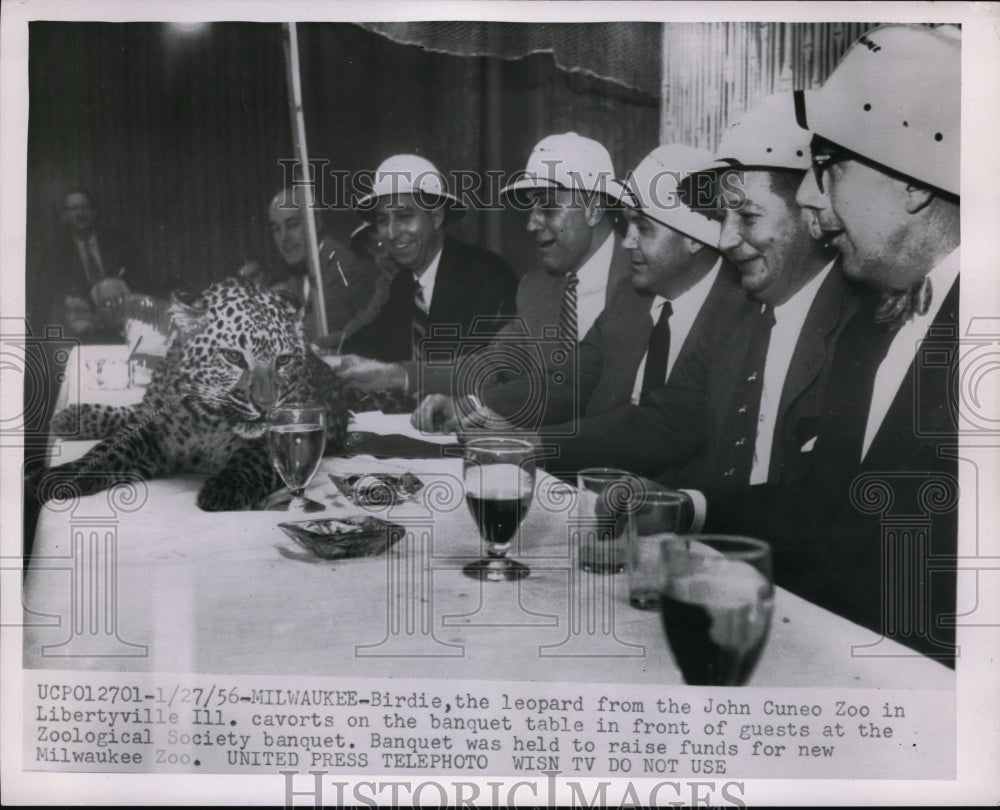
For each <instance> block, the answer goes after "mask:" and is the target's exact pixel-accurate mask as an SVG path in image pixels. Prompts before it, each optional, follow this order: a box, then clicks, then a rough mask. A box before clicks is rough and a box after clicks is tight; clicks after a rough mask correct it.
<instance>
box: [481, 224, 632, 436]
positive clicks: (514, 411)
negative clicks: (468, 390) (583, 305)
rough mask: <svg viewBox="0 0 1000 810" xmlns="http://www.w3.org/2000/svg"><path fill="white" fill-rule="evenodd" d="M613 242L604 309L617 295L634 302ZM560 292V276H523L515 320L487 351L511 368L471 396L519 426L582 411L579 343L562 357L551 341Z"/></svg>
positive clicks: (622, 255)
mask: <svg viewBox="0 0 1000 810" xmlns="http://www.w3.org/2000/svg"><path fill="white" fill-rule="evenodd" d="M612 238H613V239H615V243H614V251H613V253H612V255H611V265H610V267H609V268H608V283H607V288H606V291H605V296H604V301H605V308H607V307H613V306H614V305H615V302H616V301H617V300H618V298H619V296H621V295H626V296H629V297H630V298H631V299H632V302H631V305H632V306H633V307H634V306H636V304H637V303H638V302H636V301H635V298H637V296H636V294H635V291H634V290H633V289H632V284H631V282H630V281H629V275H630V270H629V257H628V251H626V250H625V249H624V248H622V246H621V244H620V242H619V241H618V239H617V238H616V237H614V236H612ZM565 290H566V276H565V275H553V274H551V273H548V272H546V271H545V270H544V269H541V268H539V269H536V270H533V271H531V272H530V273H528V274H527V275H525V276H524V277H523V278H522V279H521V283H520V285H519V286H518V290H517V318H516V319H515V320H514V321H512V322H510V323H508V324H507V325H506V326H505V327H504V328H503V330H501V332H500V333H499V335H498V336H497V338H498V340H497V341H495V343H494V345H493V346H491V347H490V349H491V352H492V354H493V358H496V357H498V356H499V357H500V358H501V359H500V361H499V363H498V367H502V366H503V365H504V359H503V358H507V359H509V360H510V363H511V365H510V368H509V370H501V371H499V372H498V373H497V374H495V375H494V377H493V384H492V385H488V386H486V387H484V388H480V389H479V390H478V391H476V393H478V394H479V396H480V397H481V398H482V400H483V403H484V404H485V405H486V406H487V407H489V408H492V409H493V410H494V411H496V412H497V413H499V414H500V415H501V416H503V417H505V418H507V419H510V420H511V421H513V422H514V423H515V424H518V425H520V426H524V427H531V428H537V427H539V426H541V425H549V424H553V423H556V422H562V421H565V420H569V419H574V418H575V417H576V416H577V415H579V414H581V413H582V412H583V410H582V409H583V405H582V404H581V403H580V400H579V397H578V396H577V391H578V390H579V389H578V386H577V377H576V375H577V373H578V369H579V354H580V349H579V347H580V345H582V344H577V346H576V347H574V351H575V352H576V353H575V354H574V353H572V352H571V354H570V356H568V357H567V356H565V354H564V352H563V351H561V350H562V349H563V348H564V347H562V346H561V344H560V342H559V341H558V339H557V337H556V335H557V331H558V327H559V313H560V310H561V309H562V300H563V293H564V292H565ZM623 306H627V305H626V304H623ZM647 316H648V308H647ZM647 320H648V317H647ZM585 339H586V338H585ZM488 354H490V353H487V352H483V353H481V354H480V355H479V357H478V358H477V360H478V362H481V363H483V364H484V367H485V364H487V363H489V362H491V359H490V358H488V356H487V355H488ZM523 357H528V358H529V359H528V360H527V362H526V364H525V363H523V362H522V361H521V360H520V359H518V358H523ZM492 361H493V362H496V361H495V359H494V360H492ZM466 376H469V377H474V376H475V375H466Z"/></svg>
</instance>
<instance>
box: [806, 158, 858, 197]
mask: <svg viewBox="0 0 1000 810" xmlns="http://www.w3.org/2000/svg"><path fill="white" fill-rule="evenodd" d="M854 157H855V155H854V153H853V152H846V151H839V152H827V153H826V154H819V155H817V154H815V153H813V156H812V170H813V175H814V176H815V177H816V186H817V187H818V188H819V190H820V192H821V193H823V194H825V193H826V189H825V188H823V172H825V171H826V170H827V169H829V168H830V167H831V166H833V165H834V164H835V163H841V162H842V161H845V160H853V159H854Z"/></svg>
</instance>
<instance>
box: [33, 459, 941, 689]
mask: <svg viewBox="0 0 1000 810" xmlns="http://www.w3.org/2000/svg"><path fill="white" fill-rule="evenodd" d="M377 471H393V472H402V471H413V472H415V473H416V474H418V475H419V476H420V477H421V478H422V479H423V480H424V482H425V484H426V486H425V489H424V491H423V493H424V494H423V496H422V497H421V498H420V500H419V501H418V502H413V503H406V504H403V505H401V506H397V507H394V508H393V509H391V510H390V511H389V512H388V513H385V512H381V513H377V514H381V515H382V516H387V517H388V518H389V519H390V520H392V521H394V522H397V523H399V524H401V525H403V526H404V527H405V528H406V529H407V535H406V538H405V539H404V540H403V541H401V542H400V543H399V544H398V545H397V546H396V547H395V548H394V549H392V550H391V551H390V552H389V553H387V554H384V555H381V556H378V557H372V558H364V559H349V560H342V561H324V560H319V559H316V558H314V557H311V556H310V555H308V554H307V553H305V552H304V551H303V550H302V549H301V548H299V547H298V546H297V545H296V544H294V543H293V542H292V541H291V540H289V539H288V538H287V537H286V536H285V535H284V534H283V533H282V531H281V530H280V529H278V528H277V523H278V522H280V521H282V520H285V519H287V518H286V515H285V514H284V513H278V512H240V513H221V514H220V513H216V514H212V513H206V512H202V511H200V510H199V509H198V508H197V506H196V505H195V496H196V493H197V490H198V488H199V487H200V486H201V481H202V479H200V478H198V477H182V478H174V479H166V480H160V481H154V482H151V483H150V484H148V487H143V488H140V491H139V495H138V497H137V498H129V497H124V496H123V493H124V490H117V491H114V492H112V493H99V494H97V495H93V496H89V497H87V498H83V499H81V500H80V501H79V502H77V503H74V504H64V505H63V507H64V508H62V511H55V510H54V509H46V510H44V511H43V514H42V516H41V519H40V521H39V528H38V533H37V537H36V541H35V554H36V559H35V560H34V562H33V564H32V566H31V568H30V570H29V572H28V575H27V579H26V585H25V600H24V603H25V607H26V608H27V609H28V610H29V611H32V612H33V613H34V614H35V615H36V616H37V615H48V616H58V617H61V623H60V624H59V625H58V626H37V624H41V622H37V623H35V624H36V626H29V627H28V628H27V629H26V632H25V648H24V655H25V664H26V665H27V666H30V667H44V668H79V669H114V670H142V671H172V672H211V673H233V674H236V673H241V674H279V673H281V674H319V675H343V676H362V677H363V676H399V677H402V676H419V677H432V678H435V677H440V678H471V679H490V680H542V681H580V682H622V683H680V675H679V672H678V670H677V668H676V667H675V665H674V663H673V661H672V660H671V657H670V654H669V652H668V650H667V647H666V644H665V642H664V639H663V634H662V630H661V627H660V620H659V616H658V614H656V613H652V612H644V611H639V610H635V609H633V608H631V607H630V606H629V604H628V601H627V592H626V578H625V576H624V575H617V576H594V575H591V574H587V573H584V572H583V571H581V570H580V569H579V567H578V566H577V563H576V560H575V550H574V549H573V548H572V547H571V543H570V540H569V531H568V529H567V513H566V511H565V507H566V502H565V500H560V498H559V497H557V496H558V495H559V493H560V492H561V491H563V490H564V487H563V485H558V486H555V487H553V485H554V484H555V479H552V478H550V477H549V476H547V475H545V474H544V473H539V483H538V487H537V492H536V498H535V503H534V504H533V505H532V507H531V510H530V512H529V514H528V516H527V518H526V520H525V522H524V525H523V530H522V533H521V537H520V541H519V543H515V546H514V548H513V549H512V552H511V554H512V556H514V557H516V558H517V559H520V560H521V561H523V562H525V563H527V564H528V565H529V566H530V567H531V575H530V576H529V577H528V578H527V579H525V580H523V581H521V582H505V583H479V582H478V581H475V580H472V579H469V578H468V577H466V576H465V575H464V574H463V573H462V571H461V565H462V563H463V562H465V561H466V560H467V559H468V558H470V557H474V556H478V555H479V553H480V547H479V539H478V534H477V532H476V529H475V527H474V525H473V522H472V519H471V518H470V516H469V514H468V510H467V508H466V506H465V503H464V497H463V495H462V491H461V485H460V461H458V460H457V459H426V460H416V461H399V460H396V461H376V460H374V459H372V458H370V457H369V458H365V457H359V458H354V459H327V460H326V461H325V462H324V468H323V470H322V472H321V473H319V474H318V475H317V477H316V479H315V480H314V484H315V485H314V487H313V488H312V492H311V494H312V495H313V497H316V498H318V499H321V500H323V501H324V502H326V503H327V504H328V505H329V514H331V515H346V514H356V513H358V512H359V511H361V510H359V509H358V508H357V507H354V506H351V505H350V504H349V503H347V502H346V501H344V500H343V499H342V498H341V497H339V496H338V495H337V494H336V489H335V487H334V486H333V485H332V483H330V481H329V479H328V478H327V476H326V473H328V472H337V473H341V474H343V473H349V472H377ZM74 544H75V545H74ZM74 547H75V549H76V555H75V556H74ZM115 547H116V548H117V557H116V559H115V558H114V555H113V554H112V553H111V552H110V550H111V549H114V548H115ZM87 554H96V555H97V556H96V557H93V556H91V557H87ZM93 560H97V564H96V565H94V564H93ZM104 560H112V561H113V564H110V565H104V563H103V562H102V561H104ZM107 571H110V572H113V574H114V576H113V577H110V578H107V579H105V578H104V572H107ZM91 577H97V578H98V579H99V581H100V582H101V583H108V586H109V587H108V589H107V590H106V591H103V593H104V594H106V595H105V596H103V597H101V599H98V601H97V602H96V603H95V602H94V601H93V600H91V601H89V602H88V601H87V600H86V599H85V598H84V597H85V595H86V592H87V588H86V587H84V586H83V585H81V583H84V584H85V583H86V582H88V581H92V582H96V581H98V579H90V578H91ZM74 599H75V600H76V602H75V603H74ZM102 599H103V601H101V600H102ZM74 604H75V607H74ZM112 606H113V609H111V607H112ZM28 624H29V625H31V624H32V622H30V621H29V622H28ZM98 625H100V626H98ZM878 641H879V640H878V637H877V636H876V635H875V634H873V633H871V632H870V631H868V630H865V629H863V628H861V627H858V626H856V625H854V624H851V623H850V622H847V621H845V620H844V619H841V618H840V617H838V616H835V615H833V614H831V613H829V612H827V611H825V610H823V609H821V608H818V607H816V606H814V605H811V604H809V603H808V602H805V601H804V600H802V599H800V598H798V597H796V596H794V595H792V594H790V593H788V592H785V591H782V590H779V591H778V593H777V596H776V604H775V613H774V621H773V626H772V631H771V636H770V639H769V641H768V644H767V647H766V649H765V651H764V655H763V657H762V660H761V663H760V665H759V667H758V670H757V673H756V674H755V676H754V678H753V680H752V684H753V685H762V686H775V685H777V686H813V687H816V686H830V687H834V686H838V687H841V686H851V687H899V688H909V687H914V688H951V687H953V683H954V673H953V672H951V671H950V670H948V669H946V668H945V667H943V666H941V665H940V664H938V663H936V662H934V661H931V660H929V659H926V658H922V657H919V656H916V655H915V654H911V653H910V652H909V651H908V650H906V649H905V648H903V647H901V646H899V645H897V644H894V643H890V642H881V644H880V645H879V646H876V647H872V646H865V645H873V644H876V643H877V642H878ZM129 645H133V646H129ZM134 645H141V646H144V647H146V648H147V649H146V650H144V651H143V650H142V649H140V646H134ZM872 653H876V654H874V655H873V654H872ZM67 654H72V655H73V656H78V657H65V656H66V655H67ZM109 656H110V657H109ZM894 656H898V657H894Z"/></svg>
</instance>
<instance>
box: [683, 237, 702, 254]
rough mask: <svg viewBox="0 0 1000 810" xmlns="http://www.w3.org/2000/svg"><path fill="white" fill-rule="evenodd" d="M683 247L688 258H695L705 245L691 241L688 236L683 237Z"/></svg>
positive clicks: (695, 240) (694, 240)
mask: <svg viewBox="0 0 1000 810" xmlns="http://www.w3.org/2000/svg"><path fill="white" fill-rule="evenodd" d="M684 247H685V249H686V250H687V252H688V255H689V256H695V255H697V254H698V253H699V252H700V251H701V249H702V248H703V247H705V243H704V242H699V241H698V240H697V239H692V238H691V237H690V236H685V237H684Z"/></svg>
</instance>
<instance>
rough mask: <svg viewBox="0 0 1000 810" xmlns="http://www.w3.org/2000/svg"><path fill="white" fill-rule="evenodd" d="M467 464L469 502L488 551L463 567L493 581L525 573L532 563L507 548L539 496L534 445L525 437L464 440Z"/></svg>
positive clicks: (464, 476) (467, 497) (465, 479)
mask: <svg viewBox="0 0 1000 810" xmlns="http://www.w3.org/2000/svg"><path fill="white" fill-rule="evenodd" d="M462 469H463V478H464V481H465V502H466V503H467V504H468V506H469V511H470V512H471V513H472V518H473V520H475V521H476V525H477V526H478V527H479V534H480V535H481V536H482V538H483V540H484V541H486V553H487V556H486V557H484V558H483V559H480V560H476V561H475V562H471V563H469V564H468V565H466V566H465V567H464V568H463V569H462V570H463V571H464V572H465V574H466V575H467V576H470V577H473V578H474V579H480V580H488V581H490V582H504V581H507V580H516V579H522V578H523V577H526V576H527V575H528V571H529V569H528V566H526V565H524V564H523V563H519V562H517V561H516V560H511V559H509V558H508V557H507V551H508V550H509V549H510V542H511V538H513V537H514V534H515V533H516V532H517V529H518V526H519V525H520V524H521V521H522V520H523V519H524V516H525V514H526V513H527V511H528V507H529V506H531V499H532V496H533V495H534V491H535V447H534V445H532V444H531V442H528V441H525V440H523V439H508V438H481V439H472V440H470V441H468V442H467V443H466V445H465V450H464V453H463V460H462Z"/></svg>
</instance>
